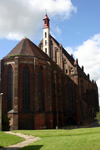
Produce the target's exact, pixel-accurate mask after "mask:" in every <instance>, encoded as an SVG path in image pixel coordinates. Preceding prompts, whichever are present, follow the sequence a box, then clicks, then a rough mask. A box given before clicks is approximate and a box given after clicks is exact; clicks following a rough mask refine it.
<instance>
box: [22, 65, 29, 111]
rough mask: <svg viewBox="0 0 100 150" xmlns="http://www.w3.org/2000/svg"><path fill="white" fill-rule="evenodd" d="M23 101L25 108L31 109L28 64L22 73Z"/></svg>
mask: <svg viewBox="0 0 100 150" xmlns="http://www.w3.org/2000/svg"><path fill="white" fill-rule="evenodd" d="M22 102H23V109H26V110H28V109H30V71H29V68H28V66H25V67H24V68H23V74H22Z"/></svg>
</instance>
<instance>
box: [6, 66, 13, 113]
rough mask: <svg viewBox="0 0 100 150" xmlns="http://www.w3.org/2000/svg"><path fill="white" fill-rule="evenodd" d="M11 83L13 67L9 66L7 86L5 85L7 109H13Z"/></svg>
mask: <svg viewBox="0 0 100 150" xmlns="http://www.w3.org/2000/svg"><path fill="white" fill-rule="evenodd" d="M13 84H14V74H13V68H12V67H11V66H10V67H9V69H8V86H7V110H8V111H9V110H11V109H13Z"/></svg>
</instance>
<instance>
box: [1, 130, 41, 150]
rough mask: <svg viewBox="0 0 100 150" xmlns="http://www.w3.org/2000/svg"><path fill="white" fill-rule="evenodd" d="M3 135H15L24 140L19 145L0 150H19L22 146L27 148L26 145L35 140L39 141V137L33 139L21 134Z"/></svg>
mask: <svg viewBox="0 0 100 150" xmlns="http://www.w3.org/2000/svg"><path fill="white" fill-rule="evenodd" d="M5 133H9V134H13V135H17V136H19V137H22V138H24V139H25V141H23V142H20V143H17V144H15V145H10V146H7V147H5V148H2V149H0V150H17V149H21V148H22V147H24V146H27V145H28V144H30V143H32V142H35V141H37V140H40V138H39V137H34V136H31V135H29V136H28V135H24V134H21V133H13V132H5Z"/></svg>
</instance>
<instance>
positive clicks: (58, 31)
mask: <svg viewBox="0 0 100 150" xmlns="http://www.w3.org/2000/svg"><path fill="white" fill-rule="evenodd" d="M55 31H56V32H57V34H61V32H62V31H61V29H60V28H59V27H58V26H57V27H56V29H55Z"/></svg>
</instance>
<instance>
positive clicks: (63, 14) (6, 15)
mask: <svg viewBox="0 0 100 150" xmlns="http://www.w3.org/2000/svg"><path fill="white" fill-rule="evenodd" d="M46 9H47V11H48V14H49V17H55V16H58V17H59V19H68V18H69V17H70V16H71V13H72V12H76V11H77V8H76V7H74V6H73V4H72V3H71V0H62V1H61V0H55V1H54V0H9V1H7V0H0V12H1V13H0V38H7V39H15V40H20V39H22V38H23V37H24V36H27V37H28V38H36V36H38V34H39V32H40V31H39V28H41V25H42V19H43V17H44V12H45V10H46ZM58 29H59V28H58ZM58 32H60V30H59V31H58Z"/></svg>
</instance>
